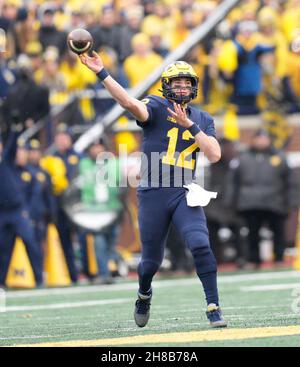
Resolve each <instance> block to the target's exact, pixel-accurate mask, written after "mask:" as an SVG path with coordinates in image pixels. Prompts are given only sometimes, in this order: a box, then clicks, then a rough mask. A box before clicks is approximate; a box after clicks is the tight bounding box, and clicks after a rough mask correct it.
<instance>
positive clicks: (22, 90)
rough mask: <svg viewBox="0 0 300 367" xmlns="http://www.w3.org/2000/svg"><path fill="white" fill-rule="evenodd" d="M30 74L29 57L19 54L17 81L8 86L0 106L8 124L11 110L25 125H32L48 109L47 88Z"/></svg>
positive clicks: (45, 113)
mask: <svg viewBox="0 0 300 367" xmlns="http://www.w3.org/2000/svg"><path fill="white" fill-rule="evenodd" d="M31 74H32V68H31V61H30V59H29V58H28V56H26V55H24V54H22V55H20V56H19V58H18V73H17V81H16V83H15V84H14V85H13V86H12V87H11V88H10V90H9V93H8V95H7V98H6V100H5V103H3V105H2V108H1V112H2V116H3V119H4V120H5V121H6V122H7V123H8V124H10V123H11V122H12V115H11V112H12V111H15V112H17V114H18V118H19V119H20V121H21V123H23V124H25V125H26V127H30V126H32V125H33V124H34V123H35V122H37V121H38V120H39V119H41V118H42V117H44V116H46V115H48V113H49V111H50V105H49V90H48V89H47V88H45V87H43V86H39V85H37V84H36V83H35V81H34V80H33V78H32V75H31ZM24 101H26V103H24Z"/></svg>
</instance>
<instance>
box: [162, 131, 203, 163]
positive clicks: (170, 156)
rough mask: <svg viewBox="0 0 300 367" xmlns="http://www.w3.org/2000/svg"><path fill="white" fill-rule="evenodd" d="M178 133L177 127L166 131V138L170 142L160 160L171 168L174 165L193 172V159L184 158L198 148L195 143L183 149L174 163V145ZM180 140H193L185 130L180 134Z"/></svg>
mask: <svg viewBox="0 0 300 367" xmlns="http://www.w3.org/2000/svg"><path fill="white" fill-rule="evenodd" d="M178 133H179V129H178V127H173V128H172V129H170V130H169V131H168V134H167V137H168V138H169V139H170V140H169V145H168V150H167V153H166V154H165V155H164V156H163V158H162V163H164V164H168V165H171V166H175V165H176V166H177V167H183V168H187V169H191V170H193V169H194V168H195V159H190V160H186V158H187V157H188V156H190V155H191V154H192V153H193V152H194V151H195V150H197V149H198V148H199V147H198V145H197V144H196V143H193V144H191V145H190V146H189V147H187V148H186V149H184V150H183V151H182V152H181V153H180V154H179V156H178V159H177V161H176V158H175V152H176V145H177V141H178ZM182 139H183V140H190V139H194V138H193V135H192V134H191V133H190V132H189V131H188V130H185V131H184V132H183V133H182Z"/></svg>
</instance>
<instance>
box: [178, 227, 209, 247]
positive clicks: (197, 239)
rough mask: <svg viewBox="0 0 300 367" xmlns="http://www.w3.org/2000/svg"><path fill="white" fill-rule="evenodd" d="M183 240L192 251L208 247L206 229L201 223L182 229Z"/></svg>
mask: <svg viewBox="0 0 300 367" xmlns="http://www.w3.org/2000/svg"><path fill="white" fill-rule="evenodd" d="M183 237H184V242H185V243H186V245H187V246H188V248H189V249H190V250H191V251H192V252H193V251H196V250H197V249H205V248H210V244H209V236H208V229H207V227H206V226H205V225H204V224H203V225H199V224H198V226H197V228H195V226H189V227H186V228H185V229H184V230H183Z"/></svg>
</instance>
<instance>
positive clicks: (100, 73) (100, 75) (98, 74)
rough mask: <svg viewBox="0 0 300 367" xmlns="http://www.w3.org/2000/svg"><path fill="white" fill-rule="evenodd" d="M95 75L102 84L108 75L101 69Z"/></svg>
mask: <svg viewBox="0 0 300 367" xmlns="http://www.w3.org/2000/svg"><path fill="white" fill-rule="evenodd" d="M96 75H97V77H98V78H99V79H100V80H101V81H102V82H103V80H104V79H106V78H107V77H108V76H109V73H108V72H107V70H105V69H104V68H103V69H101V70H100V71H99V73H97V74H96Z"/></svg>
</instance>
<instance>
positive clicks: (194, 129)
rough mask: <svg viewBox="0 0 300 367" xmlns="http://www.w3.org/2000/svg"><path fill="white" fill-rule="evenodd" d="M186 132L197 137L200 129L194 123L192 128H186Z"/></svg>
mask: <svg viewBox="0 0 300 367" xmlns="http://www.w3.org/2000/svg"><path fill="white" fill-rule="evenodd" d="M188 131H189V132H190V133H191V134H192V135H193V136H195V135H197V134H198V133H200V131H201V129H200V127H199V126H198V125H196V124H195V123H193V125H192V126H190V127H189V128H188Z"/></svg>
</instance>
